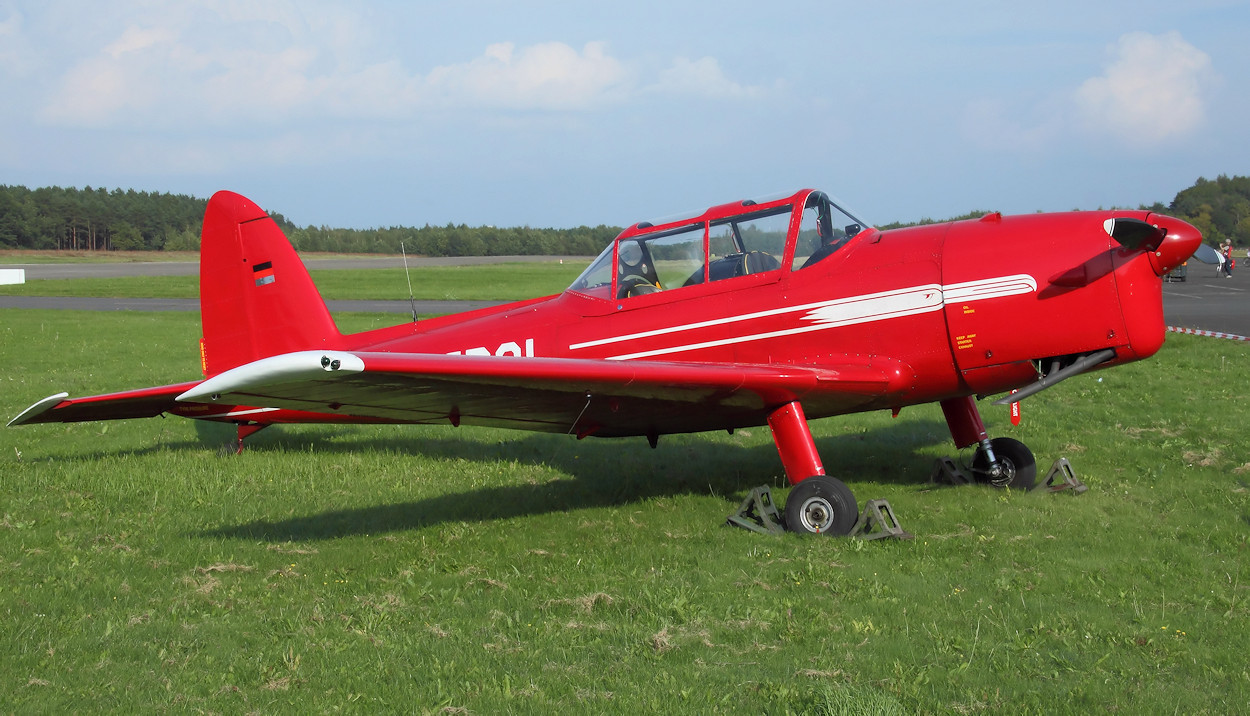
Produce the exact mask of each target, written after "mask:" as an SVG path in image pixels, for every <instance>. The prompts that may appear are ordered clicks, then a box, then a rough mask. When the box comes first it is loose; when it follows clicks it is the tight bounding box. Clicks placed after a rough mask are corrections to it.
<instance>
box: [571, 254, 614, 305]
mask: <svg viewBox="0 0 1250 716" xmlns="http://www.w3.org/2000/svg"><path fill="white" fill-rule="evenodd" d="M615 248H616V242H615V241H613V242H612V243H610V244H608V247H607V248H606V249H604V250H603V251H602V252H601V253H600V254H599V256H598V257H596V258H595V260H594V261H591V262H590V265H589V266H587V267H586V270H585V271H582V275H580V276H578V277H577V280H576V281H574V282H573V283H572V284H570V285H569V290H570V291H578V292H581V293H588V294H590V295H592V296H601V297H603V298H607V296H608V293H609V292H610V291H611V290H612V266H613V261H612V250H613V249H615Z"/></svg>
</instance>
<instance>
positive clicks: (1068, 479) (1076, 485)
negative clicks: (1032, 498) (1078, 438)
mask: <svg viewBox="0 0 1250 716" xmlns="http://www.w3.org/2000/svg"><path fill="white" fill-rule="evenodd" d="M1088 489H1089V488H1088V487H1086V486H1085V483H1083V482H1081V481H1080V480H1078V479H1077V477H1076V473H1075V472H1073V471H1072V464H1071V463H1069V462H1068V458H1066V457H1061V458H1059V459H1058V460H1055V463H1054V464H1053V465H1051V466H1050V470H1049V471H1048V472H1047V473H1046V477H1044V478H1043V479H1042V482H1041V484H1039V485H1038V486H1037V487H1034V488H1033V490H1032V491H1033V492H1043V491H1044V492H1060V491H1063V490H1072V491H1073V492H1074V493H1076V494H1078V495H1079V494H1081V493H1082V492H1085V491H1086V490H1088Z"/></svg>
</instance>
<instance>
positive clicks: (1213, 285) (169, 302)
mask: <svg viewBox="0 0 1250 716" xmlns="http://www.w3.org/2000/svg"><path fill="white" fill-rule="evenodd" d="M547 260H550V258H549V257H545V256H506V257H494V256H475V257H459V258H456V257H453V258H439V259H424V258H421V259H419V258H410V259H409V260H408V262H409V266H411V267H420V266H454V265H480V264H484V263H500V262H504V261H524V262H531V261H547ZM566 260H567V261H573V262H578V263H585V262H588V261H589V259H588V258H585V257H566ZM305 263H306V264H307V265H308V266H309V267H310V268H314V269H341V268H381V267H394V266H402V265H403V262H402V260H401V259H399V258H394V257H378V258H369V257H361V258H344V259H310V260H308V261H306V262H305ZM5 268H26V269H27V278H28V279H33V280H35V281H38V280H39V279H40V278H84V277H116V276H174V275H194V274H195V272H196V270H197V269H198V265H197V264H195V263H192V262H175V263H117V264H28V265H26V266H6V267H5ZM32 269H35V270H34V271H33V272H32ZM327 303H328V304H329V307H330V310H331V311H364V312H371V313H394V314H397V315H400V316H405V315H408V314H410V312H411V308H410V306H409V303H408V301H405V300H396V301H327ZM498 303H499V302H492V301H417V312H418V313H422V314H444V313H457V312H460V311H469V310H473V309H475V308H481V307H484V306H491V305H497V304H498ZM0 308H52V309H73V310H88V311H198V310H199V301H198V300H196V299H192V298H187V299H171V298H73V297H57V298H52V297H41V296H0ZM1163 315H1164V317H1165V318H1166V320H1167V323H1168V325H1170V326H1177V327H1181V328H1191V329H1195V330H1204V331H1217V332H1223V333H1233V334H1236V335H1241V336H1250V273H1247V272H1246V271H1244V270H1242V271H1235V272H1234V273H1233V277H1232V278H1231V279H1228V278H1224V277H1223V276H1221V275H1217V274H1216V272H1215V267H1213V266H1208V265H1206V264H1202V263H1198V262H1192V263H1191V265H1190V273H1189V276H1188V280H1187V281H1185V282H1178V283H1165V284H1163Z"/></svg>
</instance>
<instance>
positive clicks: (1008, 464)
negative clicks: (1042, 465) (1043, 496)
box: [972, 438, 1037, 490]
mask: <svg viewBox="0 0 1250 716" xmlns="http://www.w3.org/2000/svg"><path fill="white" fill-rule="evenodd" d="M990 447H992V448H994V455H995V456H997V457H998V460H999V461H1000V462H1001V463H1002V464H1003V468H1004V474H1003V476H1002V477H1000V478H999V479H997V480H991V479H990V477H989V474H988V473H989V467H990V461H989V459H988V458H986V457H985V451H983V450H981V449H980V448H977V456H976V457H975V458H973V460H972V474H973V475H975V476H976V479H977V482H983V483H986V484H988V485H993V486H994V487H1010V488H1012V489H1013V490H1030V489H1032V488H1033V484H1034V483H1036V482H1037V461H1036V460H1034V459H1033V451H1032V450H1029V448H1028V446H1027V445H1025V444H1024V443H1022V442H1020V441H1019V440H1016V439H1015V438H994V439H993V440H991V441H990Z"/></svg>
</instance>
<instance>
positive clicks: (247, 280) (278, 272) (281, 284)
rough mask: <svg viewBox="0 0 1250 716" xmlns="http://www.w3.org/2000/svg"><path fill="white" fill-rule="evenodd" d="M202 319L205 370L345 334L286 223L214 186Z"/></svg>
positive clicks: (205, 237) (205, 243) (203, 245)
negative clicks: (280, 223) (286, 231)
mask: <svg viewBox="0 0 1250 716" xmlns="http://www.w3.org/2000/svg"><path fill="white" fill-rule="evenodd" d="M200 320H201V323H202V324H203V330H204V338H203V340H202V341H201V343H200V357H201V362H202V364H203V368H204V374H205V375H206V376H212V375H216V374H218V373H221V372H222V371H225V370H229V369H231V368H234V367H236V366H239V365H242V364H244V363H249V362H251V361H254V360H259V359H261V358H265V357H268V356H271V355H277V354H279V353H289V352H291V351H299V350H315V349H318V348H335V347H337V344H338V340H339V338H340V334H339V331H338V328H337V327H335V325H334V319H332V318H331V317H330V312H329V310H327V309H326V304H325V301H323V300H322V299H321V294H320V293H318V292H317V287H316V286H315V285H314V284H313V282H312V278H310V277H309V275H308V271H307V270H306V269H305V268H304V263H303V262H302V261H300V258H299V256H298V255H296V253H295V249H294V248H292V247H291V242H290V241H288V240H287V238H286V236H285V235H284V234H283V233H282V230H281V229H280V228H278V225H277V224H276V223H275V222H274V221H273V219H270V218H269V215H268V214H266V213H265V212H264V211H263V210H262V209H261V208H260V207H259V206H257V205H256V204H254V203H253V202H251V201H250V200H248V199H247V198H245V197H243V196H240V195H238V194H235V193H233V192H228V191H219V192H217V193H216V194H214V195H213V198H212V199H210V200H209V202H208V210H207V211H205V212H204V230H203V234H202V236H201V240H200Z"/></svg>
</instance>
